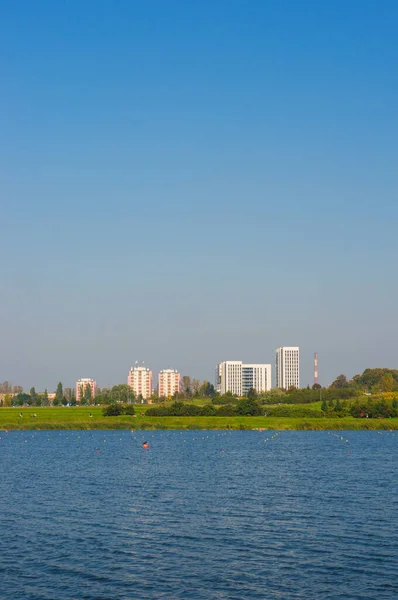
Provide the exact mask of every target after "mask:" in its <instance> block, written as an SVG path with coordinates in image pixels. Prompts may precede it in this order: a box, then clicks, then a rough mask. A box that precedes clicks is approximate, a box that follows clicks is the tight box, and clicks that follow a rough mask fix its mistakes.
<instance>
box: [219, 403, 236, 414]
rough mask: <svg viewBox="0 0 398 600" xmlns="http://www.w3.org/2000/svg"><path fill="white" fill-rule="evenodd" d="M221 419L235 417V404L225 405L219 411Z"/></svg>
mask: <svg viewBox="0 0 398 600" xmlns="http://www.w3.org/2000/svg"><path fill="white" fill-rule="evenodd" d="M217 415H218V416H219V417H234V416H235V415H236V407H235V406H233V404H225V405H224V406H220V408H219V409H218V410H217Z"/></svg>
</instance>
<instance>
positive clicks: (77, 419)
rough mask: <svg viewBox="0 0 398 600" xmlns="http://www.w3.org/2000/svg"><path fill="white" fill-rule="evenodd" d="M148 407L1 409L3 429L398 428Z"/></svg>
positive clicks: (393, 422)
mask: <svg viewBox="0 0 398 600" xmlns="http://www.w3.org/2000/svg"><path fill="white" fill-rule="evenodd" d="M300 406H305V405H300ZM147 408H148V405H143V406H136V413H137V416H136V417H133V416H127V415H123V416H119V417H104V416H103V415H102V408H101V407H96V406H90V407H86V406H84V407H80V406H79V407H48V408H47V407H46V408H44V407H43V408H38V407H34V408H31V407H29V408H0V429H2V430H5V429H278V430H282V429H291V430H304V429H308V430H311V429H312V430H324V429H327V430H336V429H340V430H344V429H347V430H355V429H398V418H397V419H354V418H352V417H344V418H341V419H338V418H328V417H319V418H312V417H147V416H145V411H146V409H147ZM20 413H22V415H23V416H22V417H20V416H19V414H20ZM142 413H144V415H142ZM32 414H36V415H37V416H36V417H32V416H31V415H32ZM90 414H92V417H90V416H89V415H90Z"/></svg>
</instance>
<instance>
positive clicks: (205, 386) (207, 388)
mask: <svg viewBox="0 0 398 600" xmlns="http://www.w3.org/2000/svg"><path fill="white" fill-rule="evenodd" d="M215 393H216V391H215V389H214V385H212V384H211V383H210V382H209V381H206V380H205V381H204V382H203V383H202V385H201V386H200V388H199V396H201V397H202V398H213V396H215Z"/></svg>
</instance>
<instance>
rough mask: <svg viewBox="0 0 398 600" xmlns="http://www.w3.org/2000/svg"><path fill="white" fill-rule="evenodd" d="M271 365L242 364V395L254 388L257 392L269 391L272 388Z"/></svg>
mask: <svg viewBox="0 0 398 600" xmlns="http://www.w3.org/2000/svg"><path fill="white" fill-rule="evenodd" d="M271 368H272V367H271V365H265V364H252V365H250V364H243V365H242V395H243V396H246V394H247V393H248V392H249V391H250V390H251V389H252V388H253V389H254V390H256V392H268V391H269V390H270V389H271Z"/></svg>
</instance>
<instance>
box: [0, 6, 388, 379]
mask: <svg viewBox="0 0 398 600" xmlns="http://www.w3.org/2000/svg"><path fill="white" fill-rule="evenodd" d="M397 26H398V3H397V2H396V0H382V1H380V0H372V1H369V0H334V1H333V2H319V1H318V0H258V1H256V0H250V1H249V0H246V1H244V0H211V1H210V0H202V1H201V2H187V1H186V0H178V1H177V0H167V1H164V0H102V1H100V0H84V1H82V0H68V1H67V2H61V1H57V2H54V1H53V0H35V1H34V2H32V1H31V0H24V1H23V0H3V2H1V3H0V81H1V91H0V141H1V144H0V199H1V217H2V219H1V220H2V227H1V236H0V256H1V260H0V276H1V284H2V285H1V294H0V318H1V336H0V380H4V379H8V380H11V381H12V382H13V383H15V384H17V383H18V384H21V385H23V386H24V387H25V388H29V387H31V386H32V385H34V386H36V389H38V390H42V389H44V387H47V388H48V389H49V390H53V389H55V387H56V384H57V382H58V381H59V380H61V381H63V382H64V385H67V386H68V385H72V384H73V383H74V382H75V380H76V378H80V377H94V378H96V379H97V382H98V384H99V385H100V386H105V385H112V384H114V383H119V382H124V381H125V379H126V377H127V372H128V369H129V367H130V365H131V364H132V363H134V361H136V360H139V361H142V360H144V361H145V362H146V364H147V365H148V366H150V367H152V368H153V370H154V371H155V372H156V371H157V370H158V369H160V368H167V367H172V368H177V369H179V370H180V371H181V372H182V373H183V374H189V375H191V376H194V377H199V378H201V379H203V378H206V379H210V380H211V381H213V373H214V367H215V364H216V363H217V362H219V361H220V360H233V359H241V360H244V361H247V362H271V363H273V364H274V349H275V348H276V347H277V346H280V345H299V346H300V348H301V359H302V383H303V384H304V385H306V384H307V383H312V356H313V352H314V351H318V353H319V360H320V380H321V383H323V384H329V383H330V382H331V381H332V380H333V379H334V377H335V376H336V375H338V374H339V373H341V372H343V373H345V374H346V375H347V376H352V375H353V374H354V373H356V372H361V371H363V370H364V369H365V368H366V367H376V366H389V367H398V353H397V339H398V320H397V292H398V279H397V276H396V273H397V256H398V253H397V250H398V235H397V219H398V202H397V200H398V198H397V192H398V168H397V167H398V164H397V163H398V117H397V107H398V43H397V35H396V32H397Z"/></svg>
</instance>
